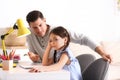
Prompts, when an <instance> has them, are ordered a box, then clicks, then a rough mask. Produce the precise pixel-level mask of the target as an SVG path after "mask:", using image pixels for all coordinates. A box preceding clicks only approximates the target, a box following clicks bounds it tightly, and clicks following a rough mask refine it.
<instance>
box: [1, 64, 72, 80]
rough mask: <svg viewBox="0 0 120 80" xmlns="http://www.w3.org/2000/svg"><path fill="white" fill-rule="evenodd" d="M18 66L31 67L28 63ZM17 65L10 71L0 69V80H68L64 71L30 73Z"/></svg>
mask: <svg viewBox="0 0 120 80" xmlns="http://www.w3.org/2000/svg"><path fill="white" fill-rule="evenodd" d="M19 64H26V65H29V64H30V65H33V64H31V63H28V62H24V63H23V62H20V63H19ZM19 64H18V65H17V67H16V68H13V69H12V70H10V71H3V70H2V68H0V80H70V73H69V72H68V71H65V70H60V71H51V72H40V73H30V72H28V71H29V69H23V68H21V67H20V66H19ZM34 66H38V64H34ZM39 66H40V65H39Z"/></svg>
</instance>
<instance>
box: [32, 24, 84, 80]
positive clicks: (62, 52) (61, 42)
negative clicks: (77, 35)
mask: <svg viewBox="0 0 120 80" xmlns="http://www.w3.org/2000/svg"><path fill="white" fill-rule="evenodd" d="M69 43H70V37H69V34H68V32H67V30H66V29H65V28H63V27H61V26H58V27H56V28H54V29H53V30H52V31H51V32H50V35H49V42H48V46H47V48H46V51H45V53H44V55H43V60H42V65H43V66H41V67H35V68H33V69H31V70H30V72H42V71H54V70H60V69H64V70H67V71H69V72H70V80H82V75H81V70H80V66H79V63H78V60H77V59H76V58H75V57H74V56H73V54H72V52H71V51H70V49H69ZM51 49H54V57H53V58H52V59H50V58H49V53H50V51H51Z"/></svg>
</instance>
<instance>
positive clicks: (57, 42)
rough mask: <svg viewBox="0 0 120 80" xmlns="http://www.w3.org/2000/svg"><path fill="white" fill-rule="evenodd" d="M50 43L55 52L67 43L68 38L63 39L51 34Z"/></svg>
mask: <svg viewBox="0 0 120 80" xmlns="http://www.w3.org/2000/svg"><path fill="white" fill-rule="evenodd" d="M49 43H50V45H51V47H52V48H54V49H55V50H60V49H61V48H63V47H64V46H65V44H66V43H67V38H61V37H60V36H58V35H55V34H53V33H51V34H50V38H49Z"/></svg>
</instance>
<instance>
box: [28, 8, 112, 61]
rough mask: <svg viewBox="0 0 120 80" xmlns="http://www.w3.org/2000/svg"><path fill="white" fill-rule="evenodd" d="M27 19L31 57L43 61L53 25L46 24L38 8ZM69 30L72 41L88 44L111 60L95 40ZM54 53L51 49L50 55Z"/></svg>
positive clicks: (33, 59)
mask: <svg viewBox="0 0 120 80" xmlns="http://www.w3.org/2000/svg"><path fill="white" fill-rule="evenodd" d="M26 20H27V22H28V24H29V26H30V31H31V34H30V35H29V36H27V41H28V47H29V52H28V54H29V57H30V59H31V60H32V61H33V62H41V61H42V57H43V54H44V51H45V48H46V46H47V43H48V38H49V32H50V31H51V29H52V28H53V27H51V26H50V25H48V24H46V19H45V18H44V16H43V14H42V13H41V12H40V11H37V10H34V11H31V12H29V13H28V15H27V16H26ZM68 31H69V34H70V38H71V42H73V43H78V44H81V45H86V46H88V47H90V48H91V49H93V50H94V51H96V52H97V53H98V54H99V55H101V57H103V58H104V59H105V60H108V61H109V62H111V57H110V55H109V54H106V53H105V52H104V50H103V49H102V47H101V46H100V45H98V44H97V43H95V42H93V41H92V40H91V39H89V38H88V37H87V36H85V35H83V34H79V33H75V32H72V31H70V30H68ZM52 53H53V52H52V51H51V56H49V57H52V56H53V54H52Z"/></svg>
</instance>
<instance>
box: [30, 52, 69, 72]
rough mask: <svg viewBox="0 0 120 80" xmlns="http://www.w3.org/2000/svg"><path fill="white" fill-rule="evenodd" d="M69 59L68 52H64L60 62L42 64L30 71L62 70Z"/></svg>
mask: <svg viewBox="0 0 120 80" xmlns="http://www.w3.org/2000/svg"><path fill="white" fill-rule="evenodd" d="M68 61H69V57H68V55H67V53H62V55H61V57H60V60H59V62H57V63H55V64H53V65H50V66H40V67H35V68H33V69H31V70H30V72H46V71H56V70H61V69H62V68H63V66H64V65H65V64H66V63H67V62H68Z"/></svg>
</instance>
